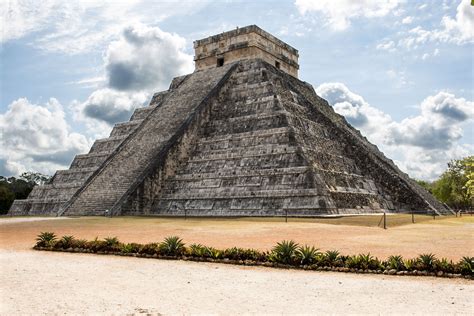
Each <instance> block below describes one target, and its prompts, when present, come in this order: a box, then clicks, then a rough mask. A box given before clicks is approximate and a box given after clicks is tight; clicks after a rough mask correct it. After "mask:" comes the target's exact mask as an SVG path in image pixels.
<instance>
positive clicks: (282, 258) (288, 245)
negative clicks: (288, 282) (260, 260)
mask: <svg viewBox="0 0 474 316" xmlns="http://www.w3.org/2000/svg"><path fill="white" fill-rule="evenodd" d="M297 249H298V244H297V243H295V242H294V241H293V240H288V241H287V240H283V241H282V242H279V243H277V245H276V246H275V247H273V249H272V251H271V253H270V256H269V257H270V260H271V261H274V262H278V263H283V264H293V263H294V262H295V260H296V250H297Z"/></svg>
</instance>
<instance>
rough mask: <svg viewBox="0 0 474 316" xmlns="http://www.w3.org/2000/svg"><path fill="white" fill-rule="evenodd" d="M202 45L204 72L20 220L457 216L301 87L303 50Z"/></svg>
mask: <svg viewBox="0 0 474 316" xmlns="http://www.w3.org/2000/svg"><path fill="white" fill-rule="evenodd" d="M194 46H195V52H196V56H195V62H196V71H195V72H194V73H192V74H189V75H186V76H182V77H177V78H174V79H173V81H172V82H171V85H170V88H169V89H168V90H166V91H163V92H159V93H156V94H155V95H154V96H153V98H152V100H151V102H150V105H149V106H147V107H145V108H139V109H137V110H135V112H134V114H133V115H132V117H131V119H130V121H129V122H126V123H119V124H116V125H115V126H114V128H113V130H112V132H111V134H110V137H108V138H106V139H99V140H96V141H95V143H94V145H93V146H92V148H91V150H90V152H89V153H88V154H83V155H77V156H76V157H75V158H74V160H73V162H72V163H71V166H70V168H69V170H59V171H57V172H56V174H55V175H54V176H53V178H52V181H51V182H50V183H49V184H46V185H42V186H36V187H35V188H34V189H33V191H32V192H31V194H30V195H29V197H28V199H26V200H16V201H15V202H14V204H13V205H12V207H11V210H10V213H11V214H13V215H33V214H35V215H36V214H48V215H66V216H67V215H104V214H111V215H169V216H183V215H185V214H186V215H188V216H281V215H286V214H287V215H288V216H317V215H330V214H361V213H379V212H382V211H388V212H403V211H415V210H416V211H426V212H436V213H438V214H447V213H449V212H450V211H449V210H448V209H447V208H445V206H443V205H442V204H441V203H439V202H438V201H437V200H436V199H434V198H433V197H432V196H431V195H430V194H429V193H428V192H427V191H426V190H424V189H423V188H421V187H420V186H419V185H418V184H416V182H414V181H413V180H411V179H410V178H409V177H408V176H407V175H406V174H404V173H403V172H401V171H400V170H399V169H398V168H397V166H396V165H395V164H394V163H393V162H392V161H391V160H390V159H388V158H387V157H385V156H384V155H383V153H381V152H380V151H379V150H378V149H377V147H376V146H374V145H372V144H371V143H369V142H368V141H367V139H366V138H365V137H363V136H362V135H361V134H360V132H359V131H358V130H356V129H354V128H353V127H352V126H350V125H349V124H348V123H347V121H346V120H345V119H344V118H343V117H342V116H340V115H338V114H336V113H335V112H334V111H333V109H332V107H331V106H330V105H329V104H328V103H327V102H326V101H325V100H324V99H322V98H320V97H319V96H317V95H316V93H315V91H314V89H313V87H312V86H311V85H310V84H308V83H306V82H303V81H300V80H298V79H297V76H298V51H297V50H296V49H294V48H292V47H291V46H289V45H287V44H285V43H283V42H282V41H280V40H279V39H277V38H275V37H274V36H272V35H270V34H268V33H267V32H265V31H263V30H262V29H260V28H258V27H257V26H255V25H252V26H248V27H244V28H239V29H236V30H233V31H230V32H226V33H222V34H219V35H216V36H212V37H209V38H206V39H203V40H199V41H196V42H195V43H194Z"/></svg>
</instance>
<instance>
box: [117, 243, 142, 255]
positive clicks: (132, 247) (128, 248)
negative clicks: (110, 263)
mask: <svg viewBox="0 0 474 316" xmlns="http://www.w3.org/2000/svg"><path fill="white" fill-rule="evenodd" d="M140 246H141V245H140V244H136V243H130V244H122V246H121V248H120V252H121V253H138V252H139V251H140Z"/></svg>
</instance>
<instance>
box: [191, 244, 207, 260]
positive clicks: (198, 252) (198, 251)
mask: <svg viewBox="0 0 474 316" xmlns="http://www.w3.org/2000/svg"><path fill="white" fill-rule="evenodd" d="M204 251H205V247H204V246H203V245H201V244H191V245H190V246H189V248H188V254H189V255H191V256H193V257H203V256H204Z"/></svg>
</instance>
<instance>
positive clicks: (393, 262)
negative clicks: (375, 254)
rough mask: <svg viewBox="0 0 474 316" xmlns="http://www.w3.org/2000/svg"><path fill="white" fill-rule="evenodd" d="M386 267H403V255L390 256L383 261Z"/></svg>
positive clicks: (399, 268) (402, 268)
mask: <svg viewBox="0 0 474 316" xmlns="http://www.w3.org/2000/svg"><path fill="white" fill-rule="evenodd" d="M385 264H386V267H387V268H388V269H395V270H398V271H401V270H404V269H405V264H404V263H403V257H402V256H400V255H396V256H390V257H388V259H387V262H386V263H385Z"/></svg>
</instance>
